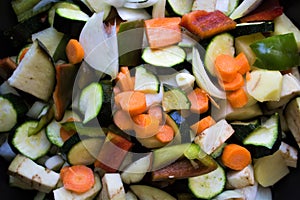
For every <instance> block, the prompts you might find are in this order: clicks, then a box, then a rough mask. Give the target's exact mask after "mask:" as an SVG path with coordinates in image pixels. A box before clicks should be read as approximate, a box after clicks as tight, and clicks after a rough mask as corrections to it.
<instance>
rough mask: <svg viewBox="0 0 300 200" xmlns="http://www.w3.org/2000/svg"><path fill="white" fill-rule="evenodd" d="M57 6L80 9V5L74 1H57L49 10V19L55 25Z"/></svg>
mask: <svg viewBox="0 0 300 200" xmlns="http://www.w3.org/2000/svg"><path fill="white" fill-rule="evenodd" d="M57 8H69V9H73V10H80V7H79V6H78V5H76V4H74V3H70V2H57V3H56V4H54V5H53V6H52V7H51V9H50V10H49V11H48V21H49V24H50V25H51V26H53V23H54V16H55V11H56V9H57Z"/></svg>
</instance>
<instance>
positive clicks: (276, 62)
mask: <svg viewBox="0 0 300 200" xmlns="http://www.w3.org/2000/svg"><path fill="white" fill-rule="evenodd" d="M250 47H251V49H252V51H253V52H254V53H255V54H256V56H257V58H256V61H255V63H254V66H255V67H258V68H262V69H268V70H287V69H290V68H292V67H295V66H297V65H298V64H299V54H298V48H297V43H296V40H295V37H294V34H293V33H287V34H282V35H275V36H271V37H267V38H265V39H262V40H259V41H257V42H254V43H252V44H251V45H250Z"/></svg>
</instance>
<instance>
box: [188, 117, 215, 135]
mask: <svg viewBox="0 0 300 200" xmlns="http://www.w3.org/2000/svg"><path fill="white" fill-rule="evenodd" d="M215 123H216V121H215V120H214V119H213V118H212V117H211V116H207V117H204V118H203V119H201V120H200V121H198V122H196V123H195V124H193V125H192V126H191V129H192V130H193V131H194V133H196V134H200V133H202V132H203V131H204V130H205V129H207V128H209V127H211V126H212V125H214V124H215Z"/></svg>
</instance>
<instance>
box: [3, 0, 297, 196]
mask: <svg viewBox="0 0 300 200" xmlns="http://www.w3.org/2000/svg"><path fill="white" fill-rule="evenodd" d="M10 1H11V0H1V1H0V19H4V20H0V44H1V48H0V58H4V57H6V56H12V55H15V54H16V53H15V52H17V50H18V48H21V47H18V48H16V47H15V46H14V45H13V41H12V40H10V39H9V38H6V37H4V31H5V30H7V29H9V28H11V27H12V26H13V25H16V24H17V19H16V16H15V15H14V13H13V10H12V8H11V5H10ZM280 4H281V5H282V6H283V7H284V13H285V14H286V15H287V16H288V17H289V18H290V19H291V20H292V22H293V23H294V24H295V25H296V26H298V27H299V28H300V15H299V10H300V1H299V0H280ZM2 47H5V48H2ZM299 162H300V159H299ZM0 163H1V165H0V191H1V199H2V200H9V199H33V197H34V195H35V193H36V192H35V191H24V190H21V189H18V188H12V187H9V186H8V175H7V173H6V171H7V167H8V163H7V162H6V161H5V160H4V159H3V158H2V157H0ZM298 166H300V163H299V164H298ZM290 171H291V172H290V174H289V175H288V176H286V177H284V178H283V179H282V180H280V181H279V182H278V183H276V184H275V185H274V186H273V187H272V192H273V199H274V200H283V199H289V200H298V199H299V196H300V190H299V185H300V168H299V167H298V168H296V169H290Z"/></svg>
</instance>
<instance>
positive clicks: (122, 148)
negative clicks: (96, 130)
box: [94, 131, 133, 173]
mask: <svg viewBox="0 0 300 200" xmlns="http://www.w3.org/2000/svg"><path fill="white" fill-rule="evenodd" d="M132 146H133V143H132V142H130V141H129V140H127V139H126V138H124V137H122V136H120V135H117V134H115V133H113V132H111V131H109V132H108V133H107V135H106V138H105V141H104V143H103V145H102V147H101V149H100V152H99V154H98V156H97V160H96V161H95V163H94V166H95V167H96V168H101V169H102V170H104V171H105V172H107V173H109V172H116V171H117V170H118V169H119V167H120V165H121V163H122V161H123V160H124V158H125V156H126V154H127V153H128V151H129V150H130V149H131V147H132Z"/></svg>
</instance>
